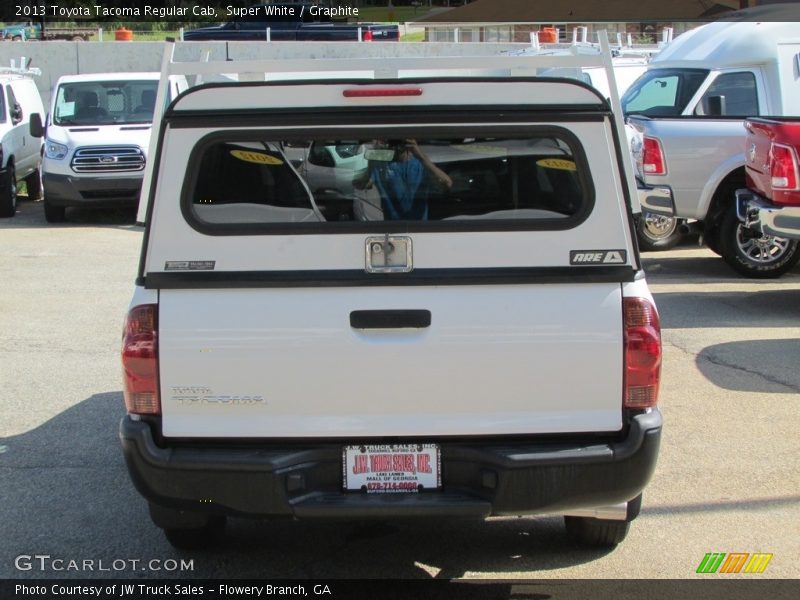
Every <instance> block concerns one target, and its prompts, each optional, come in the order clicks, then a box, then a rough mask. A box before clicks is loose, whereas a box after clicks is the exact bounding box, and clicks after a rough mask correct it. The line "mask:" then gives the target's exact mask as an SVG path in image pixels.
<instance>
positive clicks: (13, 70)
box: [0, 56, 42, 75]
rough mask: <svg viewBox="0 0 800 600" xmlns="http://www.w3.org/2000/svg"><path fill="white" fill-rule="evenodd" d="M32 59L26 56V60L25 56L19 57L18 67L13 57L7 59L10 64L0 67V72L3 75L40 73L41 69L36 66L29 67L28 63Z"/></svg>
mask: <svg viewBox="0 0 800 600" xmlns="http://www.w3.org/2000/svg"><path fill="white" fill-rule="evenodd" d="M32 61H33V59H32V58H28V59H27V61H26V59H25V57H24V56H23V57H21V58H20V59H19V67H18V66H17V61H15V60H14V59H13V58H12V59H11V60H10V61H9V62H10V64H11V66H10V67H0V74H3V75H41V74H42V70H41V69H39V68H36V67H31V66H30V64H31V62H32Z"/></svg>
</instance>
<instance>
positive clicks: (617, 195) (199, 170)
mask: <svg viewBox="0 0 800 600" xmlns="http://www.w3.org/2000/svg"><path fill="white" fill-rule="evenodd" d="M478 87H480V88H481V89H482V90H484V91H482V92H481V93H482V97H486V100H485V102H486V104H484V105H482V106H478V107H476V106H474V105H472V104H471V102H472V100H471V99H472V98H474V97H476V91H477V88H478ZM399 88H402V89H404V90H406V89H412V90H413V92H412V93H410V94H408V95H404V94H401V93H397V89H399ZM485 89H486V88H485V84H481V83H474V82H471V83H460V82H446V83H445V82H420V83H416V84H414V85H413V86H408V85H404V86H397V85H394V86H393V87H392V88H391V90H389V92H388V93H385V94H384V95H381V94H377V95H371V93H372V92H375V91H376V90H378V91H379V92H381V90H383V91H384V92H385V91H386V90H387V84H386V83H376V84H372V85H367V84H361V85H355V84H346V83H341V82H330V83H324V84H323V83H319V84H290V85H286V84H284V85H264V86H258V85H255V86H249V87H248V88H246V90H244V89H243V90H237V92H241V93H237V94H235V95H232V94H230V90H227V89H226V87H225V86H212V87H209V88H206V89H205V90H201V91H200V92H198V94H197V96H196V97H192V96H193V95H192V94H189V95H188V96H186V97H185V101H184V107H183V109H184V110H183V111H182V110H181V109H182V107H181V104H180V101H179V103H178V105H177V106H176V107H174V108H173V111H172V114H171V115H168V127H167V131H166V134H165V136H164V142H163V145H162V147H161V149H160V157H161V158H160V161H161V164H160V168H161V169H162V172H177V173H187V175H186V177H185V178H181V177H169V178H168V177H161V178H160V180H159V183H158V186H157V188H156V192H155V193H156V195H155V199H154V202H151V206H152V208H151V210H152V215H151V218H150V219H148V221H149V222H150V223H151V225H150V226H149V231H148V236H147V237H148V242H147V248H146V256H145V261H144V266H143V271H142V276H143V282H144V284H145V286H146V287H149V288H153V289H158V290H159V357H160V379H161V401H162V413H163V430H164V434H165V435H166V436H172V437H195V436H198V437H226V438H232V437H240V438H265V437H266V438H286V437H318V438H323V437H325V438H330V437H336V438H353V437H359V438H380V437H387V436H391V437H395V436H399V437H403V438H409V437H429V436H442V435H496V434H530V433H553V434H557V433H574V432H612V431H618V430H619V429H620V428H621V427H622V414H621V397H622V383H623V382H622V372H623V365H622V361H623V346H622V323H621V319H622V312H621V310H622V309H621V283H622V282H624V281H630V280H632V279H633V277H634V273H635V271H636V269H637V268H638V266H637V264H636V256H635V250H634V248H633V245H632V241H631V230H630V223H629V220H628V217H627V210H628V209H627V207H626V200H625V197H624V192H623V189H622V185H621V184H620V181H621V176H620V173H619V165H618V160H619V158H618V157H620V156H621V154H620V151H619V146H618V144H617V142H616V141H615V139H614V136H613V133H612V127H611V124H610V121H609V116H608V113H607V110H606V107H605V103H604V102H603V101H602V100H601V99H599V97H598V96H597V95H596V94H595V93H594V92H592V91H590V90H588V89H586V88H585V87H582V86H580V85H579V84H575V83H568V82H559V83H556V82H553V81H551V82H546V83H545V82H540V81H539V82H518V81H514V82H503V81H499V82H497V83H496V84H494V85H492V86H491V87H490V88H488V89H490V90H492V91H491V92H488V93H487V92H485ZM353 90H357V91H358V93H351V92H352V91H353ZM364 92H369V93H364ZM381 93H383V92H381ZM259 94H262V96H259ZM266 98H269V102H267V101H266ZM349 98H353V100H350V99H349ZM420 98H422V100H421V99H420ZM509 98H514V100H513V103H512V104H509V100H508V99H509ZM526 98H527V99H528V101H530V99H531V98H536V99H538V102H539V103H540V104H541V105H540V106H537V107H535V110H531V107H530V105H529V104H525V99H526ZM556 98H560V100H559V101H560V102H566V104H567V105H568V106H569V109H568V110H565V109H564V108H563V107H562V106H561V105H560V104H559V105H555V104H553V102H555V99H556ZM423 100H424V101H423ZM230 102H234V103H236V102H241V103H245V104H246V103H248V102H249V103H251V106H260V107H263V106H265V105H269V106H271V107H277V108H272V109H270V110H264V109H261V111H260V112H258V115H257V117H254V115H253V112H249V113H247V114H244V115H243V116H242V117H241V118H240V119H239V120H237V117H235V116H234V115H235V113H234V112H232V111H231V110H230V107H228V108H227V109H226V110H225V111H224V112H221V113H220V115H219V116H217V115H215V113H214V111H213V110H211V108H210V107H211V106H212V105H214V104H215V103H219V104H225V103H227V104H230ZM298 103H299V104H301V105H302V104H303V103H309V104H311V103H314V104H316V103H319V106H322V107H324V108H319V107H318V108H316V109H315V110H314V111H313V112H312V111H305V112H304V111H303V110H302V109H300V110H298V108H297V106H296V105H297V104H298ZM454 103H455V104H456V106H452V105H453V104H454ZM458 104H462V106H458ZM289 105H292V106H293V109H292V111H291V112H288V111H285V110H283V111H282V110H281V109H280V108H281V107H282V106H289ZM234 108H235V107H234ZM200 109H202V110H203V116H202V119H198V118H197V117H196V115H197V114H198V111H200ZM186 148H191V149H192V150H191V152H189V153H188V155H187V152H186V150H185V149H186Z"/></svg>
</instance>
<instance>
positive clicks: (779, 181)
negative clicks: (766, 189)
mask: <svg viewBox="0 0 800 600" xmlns="http://www.w3.org/2000/svg"><path fill="white" fill-rule="evenodd" d="M769 174H770V177H771V178H772V187H773V188H775V189H781V190H796V189H798V181H800V178H798V176H797V155H796V154H795V151H794V148H792V147H791V146H784V145H783V144H776V143H775V142H773V143H772V146H771V147H770V149H769Z"/></svg>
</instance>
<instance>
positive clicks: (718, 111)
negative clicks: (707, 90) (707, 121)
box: [708, 96, 727, 117]
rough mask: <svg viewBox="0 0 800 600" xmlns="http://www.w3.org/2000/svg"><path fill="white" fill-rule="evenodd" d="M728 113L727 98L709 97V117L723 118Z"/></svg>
mask: <svg viewBox="0 0 800 600" xmlns="http://www.w3.org/2000/svg"><path fill="white" fill-rule="evenodd" d="M726 112H727V111H726V110H725V96H709V97H708V116H710V117H721V116H724V115H725V113H726Z"/></svg>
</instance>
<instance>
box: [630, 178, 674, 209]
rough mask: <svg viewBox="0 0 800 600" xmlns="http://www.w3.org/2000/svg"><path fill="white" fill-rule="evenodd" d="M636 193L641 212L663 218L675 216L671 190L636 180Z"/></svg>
mask: <svg viewBox="0 0 800 600" xmlns="http://www.w3.org/2000/svg"><path fill="white" fill-rule="evenodd" d="M636 191H637V192H638V196H639V205H640V206H641V207H642V211H643V212H649V213H652V214H655V215H661V216H664V217H674V216H675V212H676V211H675V200H674V198H673V197H672V188H669V187H667V186H663V185H655V186H649V185H646V184H644V183H642V181H640V180H639V179H637V180H636Z"/></svg>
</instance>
